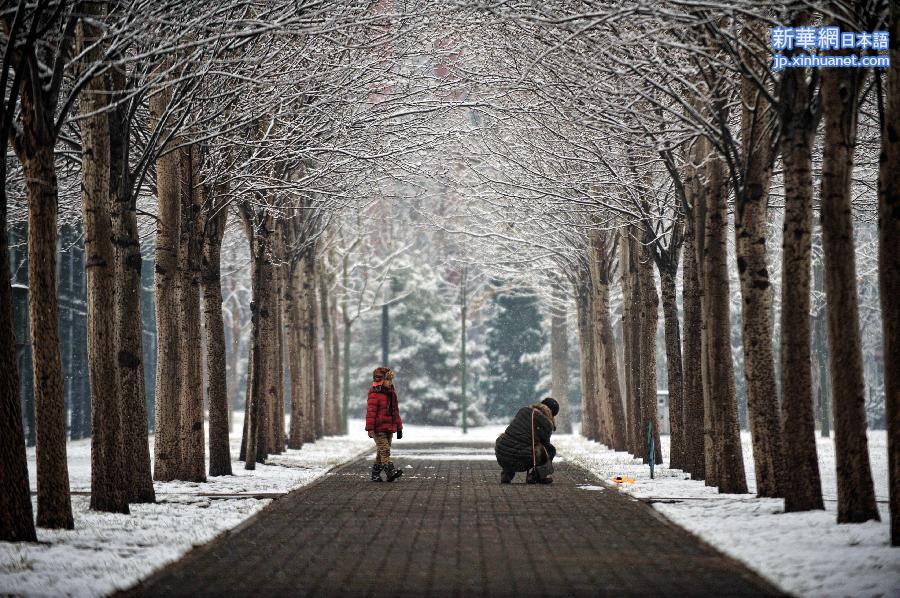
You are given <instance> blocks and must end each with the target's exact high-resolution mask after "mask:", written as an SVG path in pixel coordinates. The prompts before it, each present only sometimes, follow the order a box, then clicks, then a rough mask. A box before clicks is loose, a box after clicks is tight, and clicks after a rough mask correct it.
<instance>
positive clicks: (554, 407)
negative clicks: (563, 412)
mask: <svg viewBox="0 0 900 598" xmlns="http://www.w3.org/2000/svg"><path fill="white" fill-rule="evenodd" d="M541 403H543V404H544V405H546V406H547V407H549V408H550V413H552V414H553V417H556V416H557V415H558V414H559V402H557V400H556V399H554V398H553V397H547V398H546V399H544V400H543V401H541Z"/></svg>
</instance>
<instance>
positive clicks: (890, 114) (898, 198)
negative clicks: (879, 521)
mask: <svg viewBox="0 0 900 598" xmlns="http://www.w3.org/2000/svg"><path fill="white" fill-rule="evenodd" d="M890 35H891V37H892V38H893V39H894V46H893V49H892V50H891V51H890V56H891V67H890V69H889V70H888V74H887V88H886V98H885V106H884V123H883V128H882V136H881V156H880V171H879V172H880V174H879V179H878V237H879V244H878V276H879V284H880V292H881V321H882V325H883V326H884V359H885V361H884V393H885V418H886V422H887V429H888V480H889V482H888V484H889V488H890V509H891V545H892V546H900V302H898V301H897V298H898V297H900V51H898V50H897V45H896V44H897V39H900V5H898V4H897V2H894V3H892V4H891V27H890Z"/></svg>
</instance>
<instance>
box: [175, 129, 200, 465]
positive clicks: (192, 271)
mask: <svg viewBox="0 0 900 598" xmlns="http://www.w3.org/2000/svg"><path fill="white" fill-rule="evenodd" d="M198 152H199V148H198V147H197V145H196V144H192V145H190V146H188V147H184V148H181V150H179V153H180V158H181V186H180V191H181V230H180V236H179V248H178V265H179V271H180V282H181V284H180V285H179V290H180V293H179V299H180V301H179V303H180V306H179V307H180V309H179V312H178V324H179V329H180V330H181V335H180V337H179V340H180V346H179V356H178V358H179V362H180V375H179V382H180V393H179V396H180V404H181V467H180V468H179V473H178V479H181V480H188V481H192V482H203V481H206V462H205V461H206V460H205V452H206V447H205V440H206V439H205V435H204V433H203V366H202V356H203V340H202V336H201V332H200V269H201V260H202V251H203V236H202V224H201V223H200V222H199V217H200V210H201V207H202V205H203V201H202V199H201V196H202V193H201V188H202V187H201V185H200V184H199V182H198V180H197V173H198V172H199V169H200V158H199V153H198Z"/></svg>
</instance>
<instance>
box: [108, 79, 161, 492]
mask: <svg viewBox="0 0 900 598" xmlns="http://www.w3.org/2000/svg"><path fill="white" fill-rule="evenodd" d="M110 81H111V88H112V90H113V96H112V97H113V98H114V99H119V98H120V96H121V94H122V93H123V90H124V89H125V72H124V71H123V70H122V69H121V68H114V69H112V70H111V72H110ZM128 107H129V105H128V103H127V102H123V103H121V104H120V105H118V106H116V107H115V108H113V109H112V110H110V112H109V137H110V161H111V174H110V185H111V188H112V192H111V198H112V204H113V205H112V229H113V246H114V248H115V261H116V268H115V276H116V282H115V286H116V297H115V301H116V303H115V329H116V361H117V366H118V367H117V368H116V375H117V378H116V388H117V392H118V401H119V405H120V408H121V410H122V429H123V450H124V458H125V462H124V463H125V464H124V469H125V477H126V486H127V494H128V502H129V503H152V502H155V501H156V493H155V492H154V490H153V472H152V469H151V457H150V442H149V438H148V433H147V404H146V396H145V388H144V348H143V327H142V318H141V288H142V287H141V270H142V267H143V257H142V256H141V242H140V236H139V234H138V228H137V211H136V210H137V205H136V195H135V194H134V193H132V190H131V182H130V176H131V174H130V170H129V168H130V167H129V162H128V154H129V152H128V144H127V143H126V135H128V124H127V121H128Z"/></svg>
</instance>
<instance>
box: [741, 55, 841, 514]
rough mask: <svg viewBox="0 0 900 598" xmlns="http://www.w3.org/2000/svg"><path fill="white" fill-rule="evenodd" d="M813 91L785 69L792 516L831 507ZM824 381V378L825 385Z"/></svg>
mask: <svg viewBox="0 0 900 598" xmlns="http://www.w3.org/2000/svg"><path fill="white" fill-rule="evenodd" d="M808 87H809V83H808V82H807V79H806V73H804V72H803V70H801V69H786V70H785V72H784V75H783V77H782V80H781V94H780V95H781V103H782V106H781V155H782V161H783V163H784V234H783V237H782V239H783V240H782V244H781V247H782V275H781V280H782V281H784V282H785V283H786V284H782V285H781V397H782V399H781V429H782V441H783V451H784V455H785V456H788V455H789V456H790V464H791V474H790V475H785V476H782V480H781V492H782V494H783V495H784V510H785V512H788V513H790V512H794V511H808V510H811V509H824V508H825V507H824V504H823V502H822V484H821V480H820V478H819V460H818V456H817V455H816V429H815V416H814V410H813V396H812V371H811V361H810V360H811V355H810V345H809V343H810V318H809V312H810V263H811V248H812V219H813V202H812V184H813V181H812V142H813V136H814V135H815V130H816V127H815V120H814V119H813V115H812V109H811V106H810V105H809V89H808ZM823 382H824V381H823V380H819V384H820V385H822V384H823ZM824 417H825V418H826V419H827V418H828V414H827V413H825V414H824ZM757 475H758V474H757ZM757 484H759V482H758V481H757ZM760 496H762V494H761V493H760Z"/></svg>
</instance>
